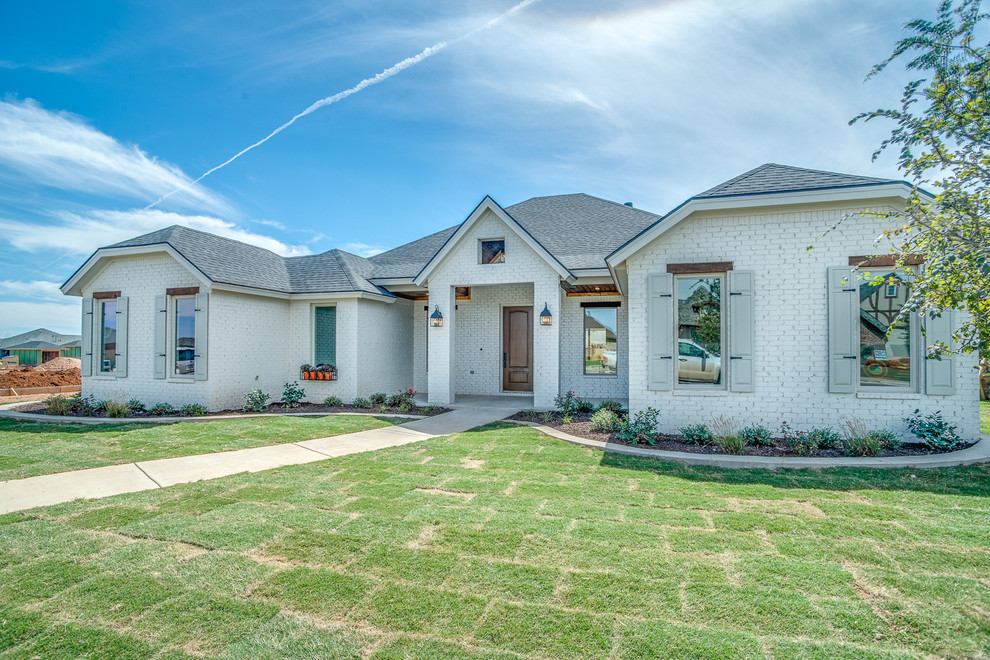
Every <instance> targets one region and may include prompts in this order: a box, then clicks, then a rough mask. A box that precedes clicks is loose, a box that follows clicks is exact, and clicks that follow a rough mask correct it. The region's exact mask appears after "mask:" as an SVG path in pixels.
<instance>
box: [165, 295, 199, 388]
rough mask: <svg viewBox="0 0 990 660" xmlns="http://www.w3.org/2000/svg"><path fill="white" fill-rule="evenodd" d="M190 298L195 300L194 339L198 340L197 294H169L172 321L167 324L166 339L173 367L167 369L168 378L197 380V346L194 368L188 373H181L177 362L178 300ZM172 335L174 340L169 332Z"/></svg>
mask: <svg viewBox="0 0 990 660" xmlns="http://www.w3.org/2000/svg"><path fill="white" fill-rule="evenodd" d="M183 299H188V300H192V301H193V341H196V295H195V294H192V295H189V294H183V295H177V296H176V295H169V296H168V310H169V319H170V320H171V323H166V324H165V341H166V343H167V345H168V355H169V365H171V368H170V369H168V371H167V374H168V376H167V378H168V379H170V380H171V379H179V380H181V381H186V380H196V348H195V347H193V370H192V371H191V372H190V373H188V374H180V373H179V372H178V365H177V362H178V360H179V358H178V350H179V347H178V343H179V305H178V301H179V300H183ZM170 333H171V335H172V341H171V342H170V341H169V340H168V337H169V334H170Z"/></svg>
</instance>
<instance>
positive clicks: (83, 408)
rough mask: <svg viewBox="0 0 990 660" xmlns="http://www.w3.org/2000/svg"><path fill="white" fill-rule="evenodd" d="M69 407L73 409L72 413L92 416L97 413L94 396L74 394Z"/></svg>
mask: <svg viewBox="0 0 990 660" xmlns="http://www.w3.org/2000/svg"><path fill="white" fill-rule="evenodd" d="M69 405H70V406H71V408H72V412H77V413H80V414H82V415H86V416H91V415H92V414H93V413H94V412H96V400H95V399H94V398H93V397H92V396H82V395H80V394H74V395H73V396H71V397H69Z"/></svg>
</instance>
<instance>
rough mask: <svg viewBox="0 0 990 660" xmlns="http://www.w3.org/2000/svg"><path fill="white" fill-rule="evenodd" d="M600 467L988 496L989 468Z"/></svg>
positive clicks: (607, 458)
mask: <svg viewBox="0 0 990 660" xmlns="http://www.w3.org/2000/svg"><path fill="white" fill-rule="evenodd" d="M600 464H601V465H603V466H607V467H611V468H619V469H625V470H640V471H644V472H652V473H654V474H662V475H667V476H671V477H678V478H680V479H687V480H689V481H704V482H714V483H724V484H761V485H766V486H774V487H777V488H813V489H825V490H887V491H895V490H902V491H918V492H926V493H938V494H943V495H970V496H975V497H988V496H990V464H983V465H971V466H961V467H952V468H936V469H918V468H898V469H887V470H884V469H876V468H849V467H834V468H828V469H825V470H776V471H775V470H726V469H722V468H714V467H704V466H693V465H682V464H680V463H674V462H669V461H662V460H659V459H653V458H640V457H637V456H624V455H621V454H603V455H602V459H601V461H600Z"/></svg>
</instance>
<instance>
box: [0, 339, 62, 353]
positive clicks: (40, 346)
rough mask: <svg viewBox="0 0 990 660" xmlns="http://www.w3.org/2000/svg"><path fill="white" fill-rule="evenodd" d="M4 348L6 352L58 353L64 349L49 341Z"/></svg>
mask: <svg viewBox="0 0 990 660" xmlns="http://www.w3.org/2000/svg"><path fill="white" fill-rule="evenodd" d="M2 348H3V350H5V351H27V350H35V351H39V350H41V351H58V350H61V349H62V347H61V346H56V345H55V344H52V343H50V342H47V341H26V342H24V343H22V344H17V345H15V346H3V347H2Z"/></svg>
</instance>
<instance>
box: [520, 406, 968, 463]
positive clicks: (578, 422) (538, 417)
mask: <svg viewBox="0 0 990 660" xmlns="http://www.w3.org/2000/svg"><path fill="white" fill-rule="evenodd" d="M550 415H552V416H548V415H547V414H546V413H536V414H535V415H534V414H531V413H526V412H520V413H516V414H515V415H512V416H511V417H508V418H507V419H514V420H517V421H523V422H536V423H539V424H543V425H544V426H549V427H551V428H554V429H557V430H559V431H563V432H564V433H569V434H570V435H574V436H577V437H579V438H586V439H588V440H597V441H599V442H608V443H611V444H615V445H625V446H627V447H641V448H644V449H660V450H663V451H680V452H686V453H689V454H724V452H722V451H720V450H719V448H718V447H716V446H715V445H689V444H687V443H686V442H684V439H683V437H682V436H679V435H670V434H666V433H661V434H659V435H658V436H657V440H656V444H653V445H651V444H648V443H640V442H630V441H628V440H622V439H619V438H617V437H615V434H614V433H596V432H594V431H592V430H591V422H590V421H589V420H590V419H591V413H577V414H575V415H572V416H571V423H570V424H564V420H563V418H562V417H561V416H560V415H559V414H557V413H551V414H550ZM773 442H774V444H773V445H772V446H769V447H759V446H754V445H746V447H745V448H744V449H743V451H742V452H741V453H740V454H736V456H791V457H794V456H800V457H809V458H838V457H843V456H849V454H847V453H846V452H844V451H842V450H841V449H816V450H815V451H813V452H810V453H807V454H799V453H797V452H795V451H793V450H791V448H790V447H789V446H788V445H787V443H786V442H785V441H784V439H783V438H774V441H773ZM974 444H975V443H972V442H971V443H964V444H962V445H960V446H959V447H957V448H956V449H954V450H952V451H959V450H961V449H966V448H967V447H972V446H973V445H974ZM945 453H947V452H944V451H935V450H932V449H929V448H928V447H927V446H926V445H923V444H920V443H917V442H905V443H904V444H902V445H901V446H900V447H899V448H898V449H895V450H893V451H882V452H880V454H879V456H881V457H882V456H924V455H928V454H945Z"/></svg>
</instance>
